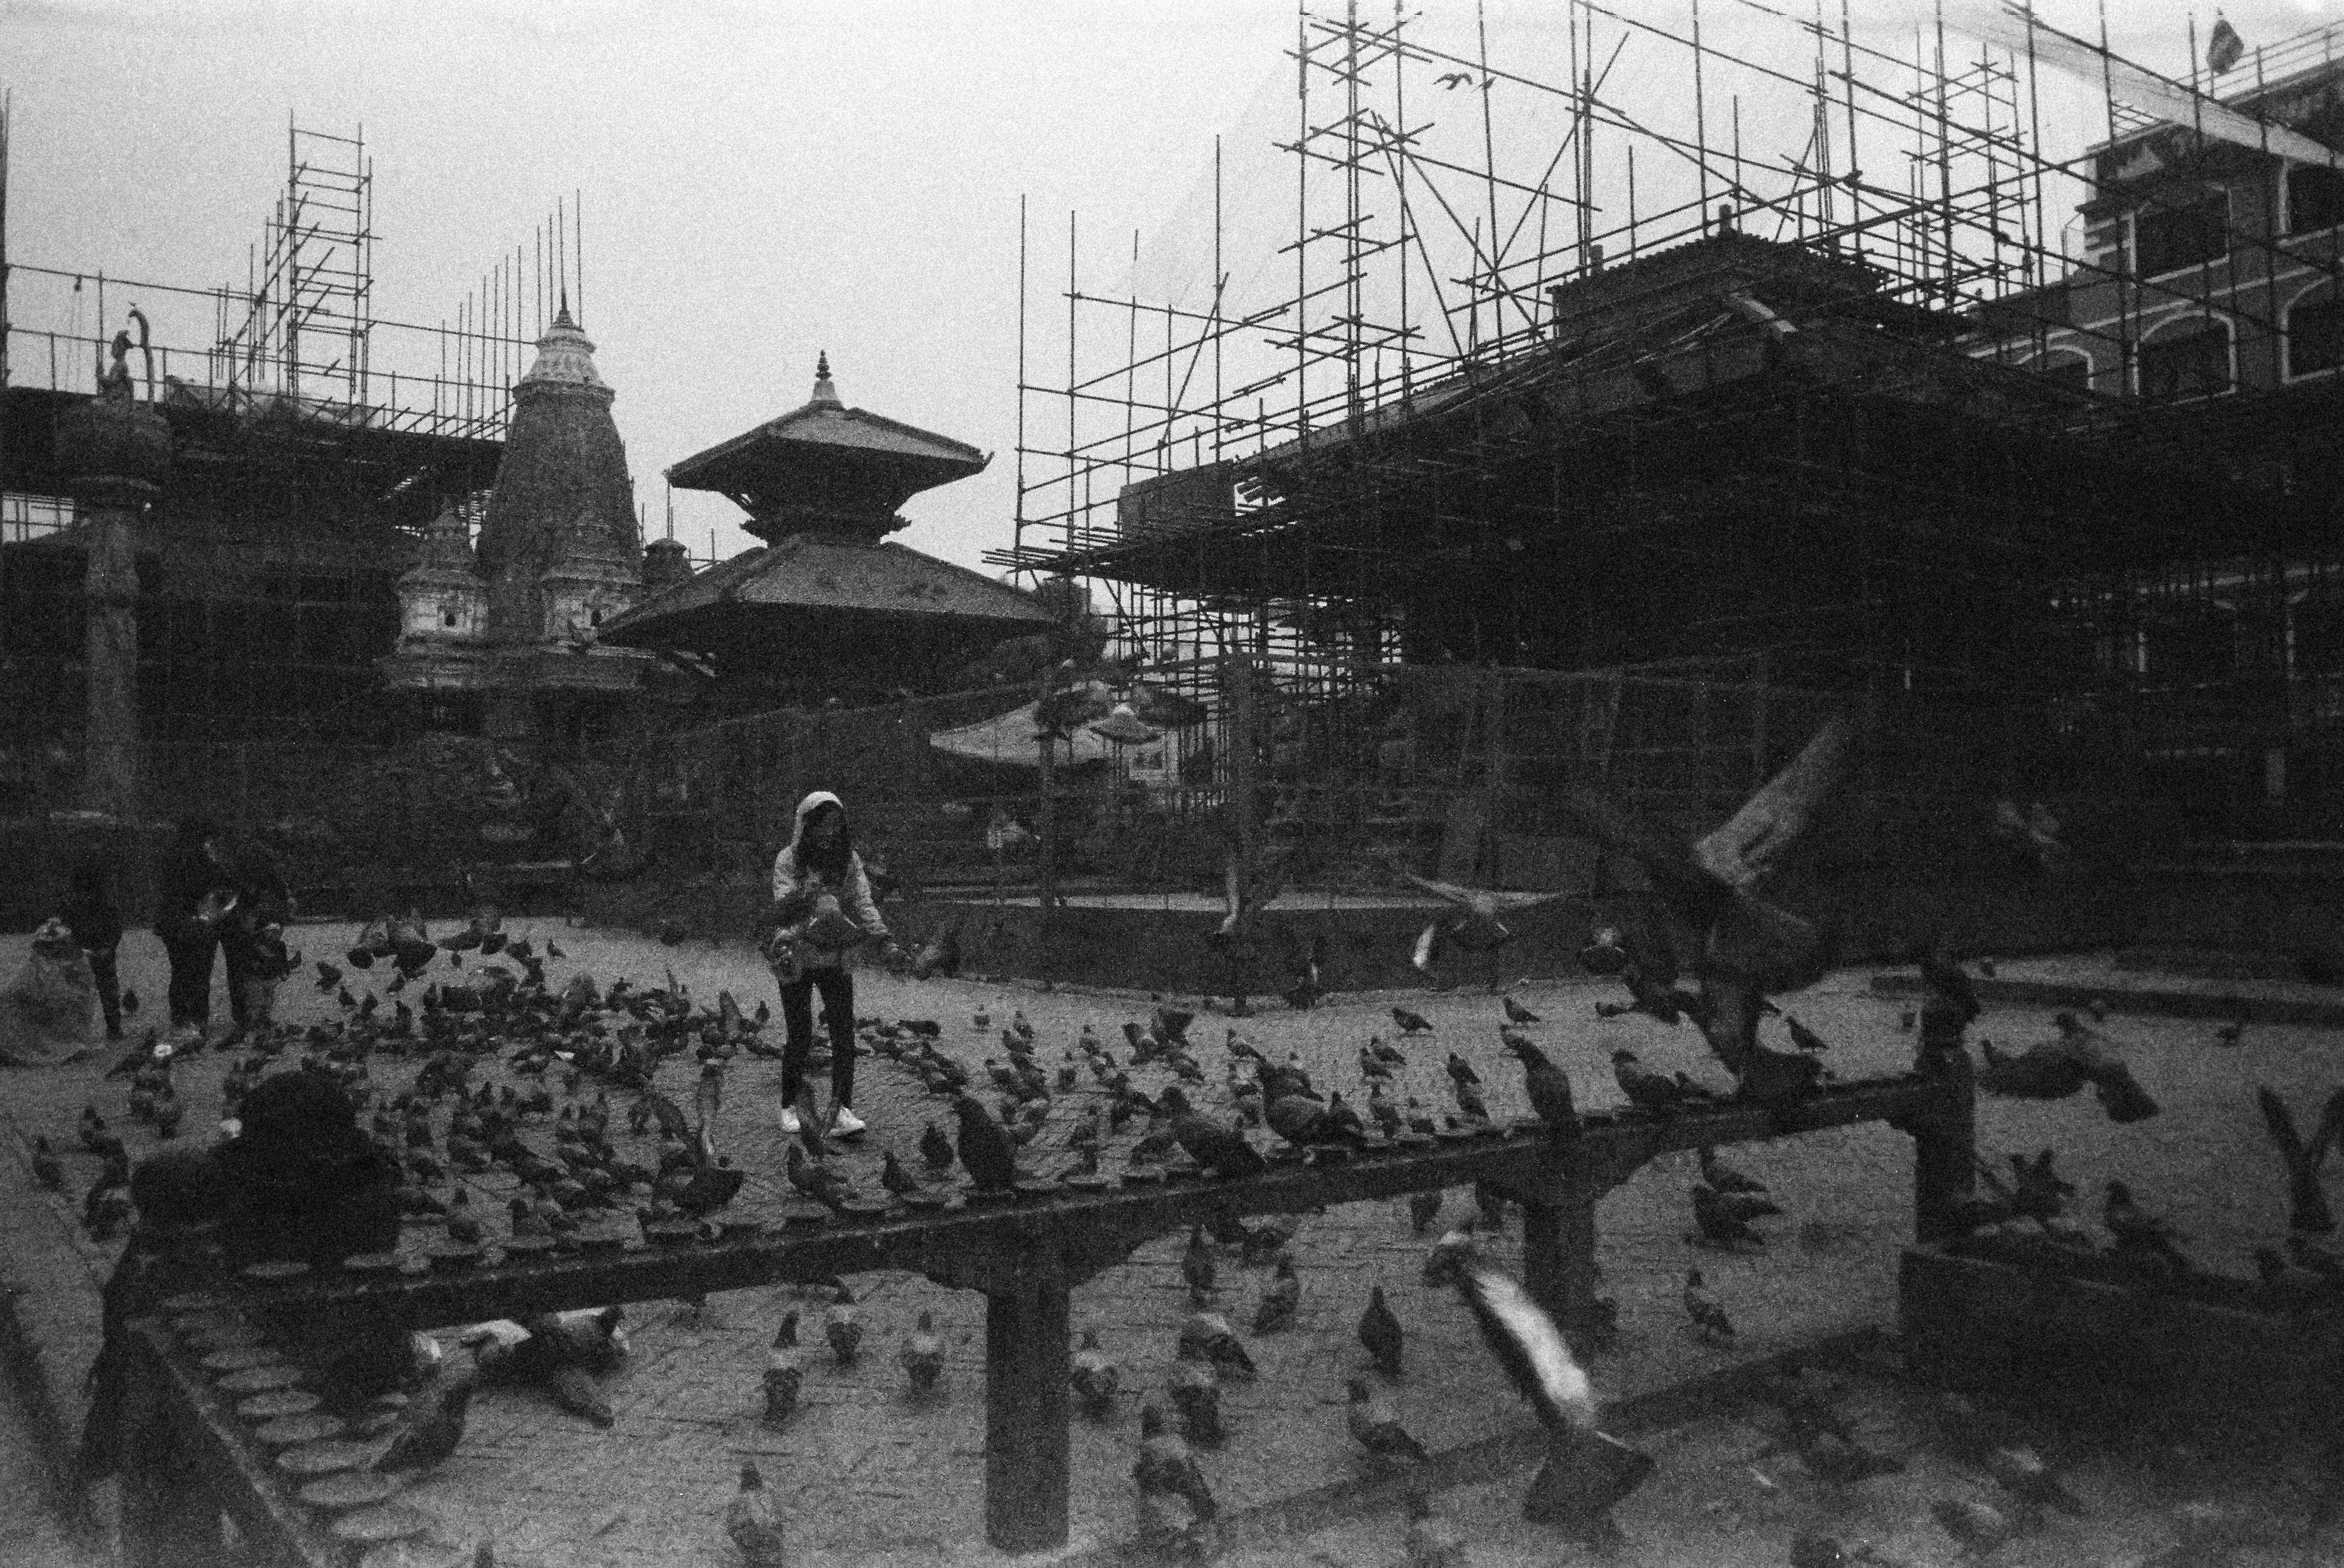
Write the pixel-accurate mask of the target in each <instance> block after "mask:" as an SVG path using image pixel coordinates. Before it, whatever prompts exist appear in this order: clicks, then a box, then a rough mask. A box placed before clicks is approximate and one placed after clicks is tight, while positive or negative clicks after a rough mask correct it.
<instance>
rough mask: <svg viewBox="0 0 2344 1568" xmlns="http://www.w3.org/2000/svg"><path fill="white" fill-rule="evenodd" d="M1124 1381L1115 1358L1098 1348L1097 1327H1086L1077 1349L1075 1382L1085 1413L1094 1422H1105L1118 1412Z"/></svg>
mask: <svg viewBox="0 0 2344 1568" xmlns="http://www.w3.org/2000/svg"><path fill="white" fill-rule="evenodd" d="M1121 1381H1122V1372H1121V1371H1119V1370H1118V1369H1117V1368H1116V1364H1115V1361H1114V1360H1113V1359H1112V1358H1111V1357H1109V1356H1108V1355H1107V1353H1106V1351H1103V1350H1101V1349H1099V1337H1098V1330H1096V1329H1085V1330H1083V1342H1082V1344H1081V1346H1080V1348H1078V1349H1077V1350H1076V1351H1075V1370H1074V1375H1073V1383H1074V1389H1075V1399H1076V1402H1077V1403H1079V1404H1080V1405H1081V1406H1082V1409H1083V1413H1084V1414H1085V1415H1086V1416H1089V1417H1090V1418H1091V1419H1092V1420H1094V1421H1104V1420H1106V1418H1107V1417H1108V1416H1109V1415H1111V1414H1112V1413H1114V1411H1115V1396H1116V1390H1117V1387H1118V1385H1119V1384H1120V1383H1121Z"/></svg>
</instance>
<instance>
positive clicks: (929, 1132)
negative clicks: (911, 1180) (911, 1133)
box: [920, 1122, 953, 1171]
mask: <svg viewBox="0 0 2344 1568" xmlns="http://www.w3.org/2000/svg"><path fill="white" fill-rule="evenodd" d="M920 1158H921V1159H922V1160H924V1161H925V1162H926V1164H927V1168H929V1169H930V1170H935V1171H944V1170H950V1169H951V1168H952V1165H953V1146H952V1139H950V1138H946V1137H945V1135H944V1133H943V1132H942V1130H940V1129H939V1128H937V1126H936V1124H935V1122H930V1123H928V1125H927V1127H926V1128H925V1129H924V1130H923V1131H922V1132H921V1134H920Z"/></svg>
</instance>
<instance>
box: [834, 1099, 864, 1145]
mask: <svg viewBox="0 0 2344 1568" xmlns="http://www.w3.org/2000/svg"><path fill="white" fill-rule="evenodd" d="M830 1130H831V1134H832V1136H833V1137H835V1138H853V1137H854V1135H855V1134H857V1133H859V1132H862V1131H863V1130H864V1122H863V1118H861V1117H859V1116H856V1115H855V1114H854V1107H853V1106H845V1105H843V1106H835V1107H834V1108H832V1110H831V1113H830Z"/></svg>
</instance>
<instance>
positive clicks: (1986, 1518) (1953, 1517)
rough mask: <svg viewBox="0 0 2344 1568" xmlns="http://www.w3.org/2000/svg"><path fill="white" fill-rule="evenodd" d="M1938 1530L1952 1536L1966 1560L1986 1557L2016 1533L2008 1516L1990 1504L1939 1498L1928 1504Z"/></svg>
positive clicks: (1999, 1548)
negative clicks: (1967, 1558)
mask: <svg viewBox="0 0 2344 1568" xmlns="http://www.w3.org/2000/svg"><path fill="white" fill-rule="evenodd" d="M1929 1512H1930V1514H1931V1516H1932V1517H1934V1518H1935V1520H1936V1522H1937V1527H1938V1528H1939V1529H1940V1530H1943V1531H1944V1532H1945V1533H1946V1534H1948V1535H1950V1536H1952V1537H1953V1538H1954V1540H1955V1542H1956V1543H1959V1544H1960V1546H1961V1549H1962V1555H1963V1556H1965V1557H1987V1556H1991V1555H1993V1554H1994V1553H1995V1552H1997V1551H1999V1550H2001V1548H2002V1547H2003V1546H2005V1545H2006V1544H2007V1543H2009V1541H2010V1539H2011V1538H2012V1537H2013V1536H2015V1535H2016V1534H2017V1533H2018V1532H2017V1529H2016V1526H2014V1525H2013V1524H2012V1523H2011V1522H2010V1520H2009V1519H2008V1517H2006V1515H2005V1514H2004V1513H2003V1512H2002V1511H2001V1510H2000V1509H1998V1508H1996V1507H1995V1506H1994V1504H1992V1503H1990V1502H1975V1501H1960V1500H1956V1499H1954V1498H1950V1497H1940V1498H1936V1499H1935V1500H1933V1501H1932V1502H1930V1504H1929Z"/></svg>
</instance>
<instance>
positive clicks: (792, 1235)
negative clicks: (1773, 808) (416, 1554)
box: [123, 1047, 1975, 1568]
mask: <svg viewBox="0 0 2344 1568" xmlns="http://www.w3.org/2000/svg"><path fill="white" fill-rule="evenodd" d="M1862 1122H1884V1123H1886V1124H1888V1125H1890V1126H1892V1127H1894V1128H1897V1129H1898V1130H1900V1131H1903V1132H1904V1133H1906V1134H1907V1135H1908V1136H1910V1137H1911V1138H1913V1140H1914V1148H1915V1181H1914V1205H1915V1232H1916V1235H1917V1236H1918V1238H1919V1239H1922V1240H1925V1241H1928V1240H1937V1239H1944V1238H1945V1237H1947V1236H1949V1235H1951V1234H1954V1233H1955V1232H1956V1231H1957V1230H1958V1229H1959V1225H1958V1220H1957V1219H1956V1214H1957V1210H1958V1206H1959V1205H1960V1204H1961V1202H1962V1200H1963V1199H1965V1198H1966V1197H1967V1196H1969V1194H1970V1193H1971V1191H1972V1184H1973V1181H1974V1179H1975V1176H1974V1172H1975V1162H1974V1154H1975V1098H1974V1089H1973V1086H1972V1082H1971V1076H1970V1071H1969V1067H1968V1062H1967V1058H1966V1057H1965V1056H1964V1055H1962V1053H1961V1052H1960V1051H1959V1050H1958V1049H1956V1050H1952V1051H1945V1050H1941V1049H1932V1048H1929V1047H1925V1048H1924V1051H1923V1054H1922V1057H1921V1059H1920V1061H1919V1063H1918V1065H1917V1066H1916V1067H1915V1070H1914V1071H1913V1072H1910V1073H1906V1074H1902V1075H1898V1076H1895V1077H1882V1078H1873V1079H1865V1080H1862V1081H1858V1082H1852V1083H1847V1084H1841V1085H1833V1086H1830V1087H1824V1088H1821V1089H1819V1090H1816V1091H1815V1092H1814V1093H1812V1094H1810V1095H1807V1096H1805V1097H1803V1098H1798V1099H1796V1100H1793V1101H1790V1102H1786V1103H1780V1104H1773V1105H1766V1104H1757V1103H1753V1102H1751V1101H1747V1100H1743V1099H1725V1100H1721V1101H1718V1102H1716V1103H1714V1104H1712V1105H1703V1106H1697V1107H1693V1108H1687V1109H1684V1110H1682V1111H1679V1112H1676V1113H1674V1114H1672V1115H1669V1116H1665V1117H1662V1116H1654V1115H1651V1114H1648V1113H1643V1112H1639V1111H1633V1110H1625V1111H1598V1112H1591V1113H1588V1114H1587V1115H1585V1116H1583V1117H1581V1118H1580V1123H1579V1126H1578V1127H1577V1128H1575V1129H1567V1130H1562V1131H1558V1130H1556V1129H1554V1128H1549V1127H1546V1126H1544V1125H1543V1124H1541V1123H1537V1122H1521V1123H1516V1124H1514V1125H1512V1126H1511V1127H1508V1128H1487V1129H1483V1130H1480V1131H1466V1132H1450V1133H1444V1134H1442V1135H1440V1137H1438V1138H1423V1137H1413V1136H1412V1137H1410V1138H1405V1139H1402V1140H1397V1141H1391V1142H1386V1143H1379V1144H1374V1145H1371V1146H1370V1147H1369V1148H1362V1149H1359V1150H1356V1151H1349V1150H1344V1151H1337V1150H1324V1149H1321V1150H1314V1151H1311V1152H1310V1153H1309V1154H1308V1156H1307V1157H1303V1156H1301V1154H1300V1152H1299V1151H1293V1155H1294V1157H1293V1158H1278V1159H1274V1161H1273V1163H1272V1164H1271V1165H1270V1166H1269V1168H1267V1169H1266V1170H1264V1171H1263V1172H1261V1173H1260V1174H1258V1175H1256V1176H1252V1177H1247V1178H1241V1179H1231V1180H1221V1179H1213V1178H1210V1177H1205V1176H1201V1175H1193V1174H1192V1175H1187V1176H1185V1177H1184V1176H1181V1175H1177V1174H1175V1175H1171V1176H1168V1177H1165V1176H1159V1177H1157V1178H1156V1179H1139V1180H1134V1181H1131V1182H1127V1183H1126V1184H1123V1185H1116V1184H1114V1183H1112V1182H1103V1183H1101V1184H1100V1189H1092V1190H1077V1189H1074V1188H1070V1187H1068V1186H1065V1185H1062V1184H1059V1183H1056V1182H1048V1181H1036V1182H1026V1183H1021V1184H1020V1186H1019V1188H1018V1189H1017V1191H1016V1192H1015V1194H1009V1195H1003V1196H1001V1197H998V1198H995V1199H992V1200H990V1201H985V1200H979V1201H975V1202H972V1203H970V1204H969V1205H968V1206H967V1207H965V1208H958V1209H951V1210H948V1211H945V1212H942V1213H924V1214H906V1213H904V1212H902V1211H888V1212H874V1214H873V1215H872V1216H870V1217H869V1218H867V1219H854V1218H846V1217H840V1216H836V1215H834V1214H832V1213H830V1212H829V1211H828V1210H825V1209H820V1208H817V1207H814V1206H813V1205H810V1204H804V1205H791V1206H785V1207H783V1209H781V1210H780V1212H779V1223H778V1227H777V1228H772V1229H766V1230H764V1231H763V1232H761V1233H756V1234H745V1235H741V1234H736V1235H735V1236H734V1237H733V1238H732V1239H724V1240H720V1241H713V1242H708V1243H704V1244H695V1245H691V1246H680V1247H662V1248H652V1247H643V1248H631V1249H628V1250H625V1251H622V1252H619V1253H616V1254H605V1255H570V1256H556V1257H552V1258H550V1259H543V1260H532V1261H528V1262H508V1263H501V1264H499V1265H497V1266H495V1267H490V1268H486V1269H482V1270H477V1271H474V1272H469V1273H460V1274H440V1273H405V1272H401V1273H397V1274H389V1275H385V1274H379V1273H371V1272H370V1273H367V1274H362V1275H339V1274H337V1275H330V1276H322V1277H316V1278H302V1279H297V1280H291V1281H283V1282H277V1283H268V1284H263V1283H258V1282H255V1281H251V1280H245V1279H241V1278H237V1279H235V1280H227V1281H224V1282H223V1284H222V1285H221V1287H220V1289H219V1291H218V1295H219V1297H220V1299H221V1300H222V1301H223V1302H224V1303H225V1304H226V1305H227V1307H229V1308H231V1309H234V1310H241V1311H243V1312H244V1313H246V1314H248V1315H249V1316H250V1317H251V1318H252V1319H253V1320H258V1321H262V1322H266V1321H268V1320H272V1319H275V1320H282V1318H283V1317H284V1316H285V1315H288V1314H302V1315H308V1314H328V1313H330V1314H333V1315H336V1316H337V1317H339V1316H341V1315H344V1314H348V1315H350V1316H352V1317H353V1318H354V1319H365V1320H373V1321H377V1322H389V1323H396V1324H398V1325H399V1326H401V1327H409V1328H422V1327H429V1326H434V1325H441V1324H448V1323H461V1322H474V1321H479V1320H485V1319H492V1318H521V1317H526V1316H529V1315H530V1314H533V1313H539V1312H557V1311H564V1310H571V1309H575V1308H581V1307H600V1306H605V1305H610V1304H612V1303H618V1302H627V1301H638V1300H667V1299H673V1298H680V1297H681V1298H690V1297H695V1296H702V1295H706V1294H709V1293H712V1292H716V1291H722V1290H743V1289H749V1288H753V1287H757V1286H768V1285H774V1284H781V1283H787V1282H793V1281H799V1282H804V1281H815V1280H827V1279H830V1278H832V1277H834V1276H838V1275H844V1274H852V1273H858V1272H863V1271H865V1270H877V1269H894V1270H910V1271H913V1272H916V1273H919V1274H922V1275H924V1276H925V1277H926V1278H928V1279H929V1280H934V1281H935V1282H937V1283H939V1284H942V1285H945V1286H947V1287H949V1288H953V1289H957V1290H979V1291H982V1292H984V1294H985V1300H986V1317H985V1347H986V1385H985V1403H986V1443H985V1533H986V1538H987V1540H988V1541H989V1542H990V1543H992V1544H993V1545H994V1546H995V1547H997V1548H999V1549H1001V1550H1003V1551H1005V1552H1033V1551H1043V1550H1047V1549H1050V1548H1053V1547H1056V1546H1060V1545H1063V1544H1064V1543H1066V1539H1067V1507H1068V1501H1067V1500H1068V1491H1067V1474H1068V1435H1067V1433H1068V1411H1067V1392H1066V1388H1067V1380H1068V1375H1069V1371H1070V1370H1071V1360H1072V1357H1071V1350H1070V1346H1069V1342H1068V1340H1069V1335H1068V1326H1069V1311H1070V1308H1069V1297H1070V1293H1071V1291H1072V1290H1073V1289H1074V1288H1075V1287H1076V1286H1077V1285H1080V1284H1082V1283H1084V1282H1085V1281H1086V1280H1090V1279H1091V1278H1093V1277H1094V1276H1096V1274H1098V1273H1099V1272H1100V1271H1102V1270H1106V1269H1108V1268H1112V1267H1114V1266H1116V1264H1119V1263H1121V1262H1123V1261H1124V1260H1125V1259H1127V1258H1129V1257H1130V1255H1131V1254H1132V1252H1133V1251H1134V1250H1135V1249H1137V1248H1139V1247H1140V1246H1142V1245H1144V1244H1146V1243H1147V1242H1148V1241H1150V1240H1152V1239H1156V1238H1157V1237H1160V1236H1164V1235H1167V1234H1171V1233H1175V1232H1177V1231H1180V1230H1184V1229H1187V1228H1188V1227H1189V1226H1190V1225H1192V1224H1196V1223H1198V1222H1201V1221H1207V1220H1209V1219H1212V1218H1214V1217H1215V1216H1217V1215H1219V1214H1236V1215H1240V1216H1241V1215H1247V1214H1261V1213H1280V1212H1283V1213H1294V1212H1302V1211H1308V1210H1315V1209H1321V1208H1324V1207H1327V1206H1330V1205H1333V1204H1338V1203H1352V1202H1359V1201H1363V1200H1368V1199H1389V1198H1395V1197H1399V1196H1402V1195H1405V1194H1408V1193H1411V1192H1421V1191H1427V1190H1433V1189H1442V1188H1449V1187H1455V1186H1460V1185H1463V1184H1469V1183H1475V1182H1487V1183H1489V1184H1490V1185H1491V1186H1492V1187H1493V1188H1495V1189H1497V1190H1498V1191H1500V1192H1501V1193H1503V1194H1504V1195H1506V1196H1507V1197H1509V1198H1510V1199H1515V1200H1516V1201H1519V1202H1520V1203H1521V1204H1522V1206H1523V1209H1524V1215H1525V1223H1524V1227H1523V1252H1524V1256H1523V1272H1524V1275H1525V1283H1526V1285H1527V1286H1528V1288H1529V1289H1530V1290H1531V1292H1532V1294H1533V1295H1534V1296H1536V1297H1537V1299H1538V1300H1540V1301H1541V1304H1543V1305H1544V1306H1545V1307H1546V1309H1547V1310H1549V1311H1550V1312H1551V1313H1552V1314H1553V1316H1554V1318H1555V1319H1556V1320H1557V1322H1558V1323H1560V1324H1561V1325H1562V1326H1563V1328H1564V1330H1565V1331H1566V1332H1567V1333H1569V1334H1570V1335H1571V1337H1572V1338H1573V1339H1574V1340H1576V1341H1578V1342H1580V1343H1581V1344H1582V1345H1588V1344H1590V1342H1591V1340H1594V1339H1596V1338H1597V1337H1598V1336H1599V1334H1600V1331H1601V1325H1600V1321H1599V1318H1598V1314H1597V1310H1596V1300H1595V1291H1594V1285H1595V1241H1596V1205H1597V1203H1598V1201H1599V1200H1600V1199H1601V1198H1602V1196H1603V1195H1604V1194H1605V1193H1607V1192H1609V1191H1611V1189H1614V1188H1616V1187H1618V1186H1619V1185H1620V1184H1621V1183H1622V1182H1624V1181H1626V1180H1627V1179H1629V1178H1630V1177H1631V1176H1632V1175H1634V1174H1635V1172H1636V1171H1637V1170H1638V1169H1640V1168H1642V1166H1644V1165H1645V1164H1646V1163H1648V1162H1649V1161H1651V1160H1652V1159H1654V1158H1658V1157H1660V1156H1662V1155H1663V1154H1668V1153H1671V1152H1673V1151H1678V1150H1684V1149H1691V1148H1697V1147H1700V1146H1702V1145H1713V1146H1723V1145H1729V1144H1735V1143H1746V1142H1753V1141H1759V1140H1763V1139H1770V1138H1785V1137H1793V1136H1797V1135H1799V1134H1802V1133H1808V1132H1814V1131H1819V1130H1822V1129H1824V1128H1834V1127H1844V1126H1849V1125H1853V1124H1856V1123H1862ZM736 1229H740V1228H736ZM131 1350H132V1354H133V1356H134V1359H135V1361H136V1363H137V1364H136V1366H135V1367H134V1370H133V1371H132V1374H131V1385H132V1387H133V1388H134V1389H135V1390H136V1397H135V1398H134V1399H133V1400H132V1401H130V1409H129V1411H128V1412H127V1416H126V1420H127V1421H128V1422H129V1430H128V1431H126V1434H125V1437H126V1444H125V1448H124V1452H125V1453H126V1455H127V1456H128V1457H127V1460H126V1486H127V1488H128V1491H127V1492H126V1506H125V1512H124V1525H123V1544H124V1551H125V1561H126V1563H128V1564H129V1568H165V1565H166V1564H169V1565H171V1568H181V1565H186V1568H210V1564H211V1563H213V1562H214V1561H216V1560H217V1557H216V1555H214V1556H207V1555H205V1554H204V1552H203V1548H202V1545H201V1543H196V1542H191V1541H190V1539H189V1532H188V1521H189V1520H191V1519H196V1520H204V1519H210V1520H216V1519H217V1516H218V1515H219V1514H220V1513H221V1512H226V1513H227V1514H228V1515H229V1516H230V1517H232V1518H233V1519H235V1520H236V1522H237V1526H238V1530H239V1534H240V1536H241V1537H242V1539H243V1541H244V1542H245V1543H246V1549H247V1551H248V1553H257V1557H255V1556H248V1559H247V1560H248V1561H254V1560H257V1561H260V1562H267V1563H285V1564H295V1563H299V1564H315V1565H319V1568H323V1565H325V1564H334V1565H336V1568H338V1565H339V1563H340V1562H341V1556H340V1554H339V1553H338V1551H337V1549H336V1548H335V1546H334V1543H332V1542H330V1540H328V1538H326V1537H325V1536H324V1535H323V1534H322V1533H321V1532H320V1531H319V1530H318V1527H317V1526H316V1525H315V1524H314V1523H313V1522H311V1521H310V1520H309V1519H308V1517H307V1510H306V1509H305V1508H304V1507H303V1506H302V1505H301V1504H299V1503H298V1502H296V1501H294V1499H293V1497H292V1494H291V1492H290V1491H289V1490H288V1489H287V1488H286V1487H285V1486H284V1485H283V1483H282V1482H281V1481H280V1480H279V1478H278V1476H277V1475H276V1473H275V1472H274V1471H273V1469H272V1468H271V1467H270V1466H269V1465H268V1463H267V1462H266V1458H265V1455H264V1454H262V1452H260V1450H259V1448H258V1445H257V1444H256V1443H255V1442H254V1440H253V1439H252V1438H251V1437H250V1436H249V1435H248V1433H247V1431H245V1428H244V1425H243V1423H241V1422H239V1421H238V1420H237V1417H236V1416H235V1415H234V1413H233V1412H232V1411H231V1410H230V1409H229V1407H228V1406H227V1403H225V1402H224V1401H222V1400H221V1399H220V1398H219V1397H218V1396H217V1394H216V1393H215V1392H214V1391H212V1389H211V1388H210V1387H209V1385H208V1383H207V1380H206V1378H205V1375H204V1374H203V1372H202V1371H200V1370H199V1368H198V1367H197V1359H198V1358H197V1355H196V1354H195V1353H192V1352H191V1351H187V1350H183V1349H181V1348H180V1347H179V1346H178V1345H177V1343H176V1341H175V1339H174V1336H173V1334H172V1331H171V1330H170V1329H169V1327H168V1326H167V1324H166V1323H165V1322H164V1321H163V1320H161V1319H159V1318H155V1317H148V1318H145V1319H142V1320H140V1321H139V1322H138V1323H137V1324H136V1331H135V1333H134V1334H133V1336H132V1344H131ZM198 1533H200V1532H198Z"/></svg>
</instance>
